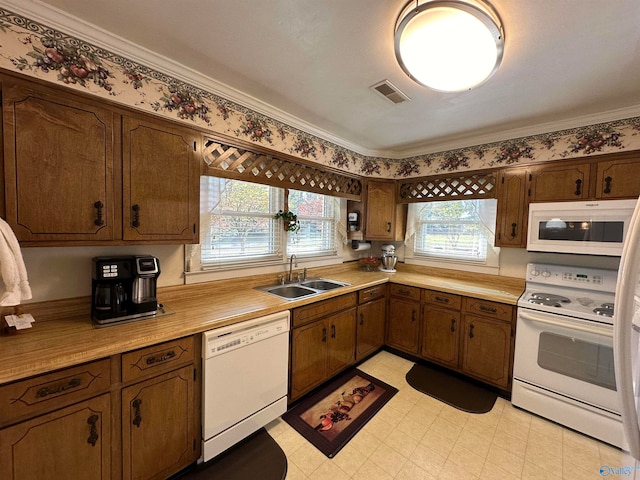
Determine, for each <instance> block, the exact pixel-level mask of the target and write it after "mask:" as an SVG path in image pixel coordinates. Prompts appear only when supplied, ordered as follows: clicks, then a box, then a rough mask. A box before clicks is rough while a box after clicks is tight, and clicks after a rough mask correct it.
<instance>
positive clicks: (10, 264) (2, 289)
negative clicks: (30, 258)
mask: <svg viewBox="0 0 640 480" xmlns="http://www.w3.org/2000/svg"><path fill="white" fill-rule="evenodd" d="M0 280H1V281H0V306H3V307H8V306H13V305H19V304H20V303H22V302H23V301H24V300H29V299H30V298H31V287H30V286H29V280H28V278H27V269H26V268H25V266H24V260H23V259H22V252H21V251H20V245H18V239H17V238H16V236H15V234H14V233H13V230H11V227H10V226H9V224H8V223H7V222H5V221H4V220H3V219H2V218H0Z"/></svg>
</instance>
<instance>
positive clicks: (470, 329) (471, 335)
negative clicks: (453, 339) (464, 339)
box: [469, 323, 473, 338]
mask: <svg viewBox="0 0 640 480" xmlns="http://www.w3.org/2000/svg"><path fill="white" fill-rule="evenodd" d="M469 338H473V323H471V324H469Z"/></svg>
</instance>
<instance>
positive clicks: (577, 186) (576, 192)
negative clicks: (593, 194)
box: [574, 179, 582, 195]
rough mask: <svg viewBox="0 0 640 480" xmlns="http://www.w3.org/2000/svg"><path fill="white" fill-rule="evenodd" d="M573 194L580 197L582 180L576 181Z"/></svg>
mask: <svg viewBox="0 0 640 480" xmlns="http://www.w3.org/2000/svg"><path fill="white" fill-rule="evenodd" d="M574 193H575V194H576V195H582V180H580V179H578V180H576V191H575V192H574Z"/></svg>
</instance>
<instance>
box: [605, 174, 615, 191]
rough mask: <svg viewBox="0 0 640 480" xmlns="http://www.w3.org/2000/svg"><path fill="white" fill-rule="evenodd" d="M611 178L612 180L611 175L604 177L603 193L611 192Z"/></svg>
mask: <svg viewBox="0 0 640 480" xmlns="http://www.w3.org/2000/svg"><path fill="white" fill-rule="evenodd" d="M611 180H613V178H611V177H606V178H605V179H604V193H611Z"/></svg>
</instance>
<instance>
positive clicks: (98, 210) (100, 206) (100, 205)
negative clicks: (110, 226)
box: [93, 200, 104, 227]
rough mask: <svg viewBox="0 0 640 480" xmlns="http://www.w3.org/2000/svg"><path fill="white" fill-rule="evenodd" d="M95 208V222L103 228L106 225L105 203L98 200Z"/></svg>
mask: <svg viewBox="0 0 640 480" xmlns="http://www.w3.org/2000/svg"><path fill="white" fill-rule="evenodd" d="M93 207H94V208H95V209H96V219H95V220H94V221H93V223H94V224H95V225H97V226H98V227H101V226H102V225H104V220H103V219H102V209H103V208H104V203H102V202H101V201H100V200H98V201H97V202H96V203H94V204H93Z"/></svg>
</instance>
